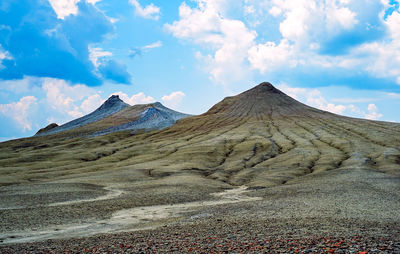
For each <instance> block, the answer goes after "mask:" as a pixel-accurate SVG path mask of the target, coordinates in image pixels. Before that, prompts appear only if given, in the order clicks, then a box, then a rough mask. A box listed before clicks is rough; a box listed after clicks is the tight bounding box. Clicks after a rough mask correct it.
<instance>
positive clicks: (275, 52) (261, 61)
mask: <svg viewBox="0 0 400 254" xmlns="http://www.w3.org/2000/svg"><path fill="white" fill-rule="evenodd" d="M293 50H294V49H293V46H291V45H290V44H289V42H288V41H287V40H286V39H284V40H282V41H281V42H280V43H279V44H278V45H276V44H275V43H274V42H267V43H265V44H258V45H255V46H253V47H251V48H250V49H249V51H248V54H249V55H248V59H249V61H250V63H251V65H252V67H253V68H255V69H258V70H259V71H260V72H261V73H265V72H266V71H267V70H268V71H272V70H276V69H277V68H279V67H282V66H288V65H289V66H292V67H293V66H296V65H297V62H296V61H295V60H294V59H291V56H292V55H293Z"/></svg>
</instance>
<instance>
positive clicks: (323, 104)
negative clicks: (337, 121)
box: [278, 84, 400, 120]
mask: <svg viewBox="0 0 400 254" xmlns="http://www.w3.org/2000/svg"><path fill="white" fill-rule="evenodd" d="M278 88H279V89H280V90H282V91H283V92H284V93H286V94H287V95H289V96H291V97H292V98H295V99H297V100H299V101H301V102H303V103H305V104H307V105H309V106H312V107H315V108H318V109H321V110H325V111H329V112H331V113H335V114H340V115H348V116H355V117H361V118H366V119H370V120H378V119H380V118H381V117H382V116H383V114H381V113H379V110H378V107H377V106H376V105H375V104H373V103H371V104H369V105H368V107H367V111H365V110H361V109H360V108H359V107H357V106H355V105H354V104H347V105H342V104H335V103H333V102H334V101H338V102H344V103H364V102H368V101H373V100H375V99H374V98H352V99H332V100H330V101H329V100H327V99H326V98H325V97H324V96H323V94H322V92H321V91H320V90H318V89H309V88H299V87H290V86H288V85H287V84H280V85H279V86H278ZM386 96H388V97H390V98H400V94H395V93H386Z"/></svg>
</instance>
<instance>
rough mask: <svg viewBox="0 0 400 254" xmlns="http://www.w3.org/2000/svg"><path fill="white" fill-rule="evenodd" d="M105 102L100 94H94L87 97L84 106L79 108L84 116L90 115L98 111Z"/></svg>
mask: <svg viewBox="0 0 400 254" xmlns="http://www.w3.org/2000/svg"><path fill="white" fill-rule="evenodd" d="M104 101H105V100H104V99H102V98H101V96H100V95H99V94H93V95H90V96H89V97H87V99H85V100H84V101H83V102H82V104H81V105H80V106H79V108H80V110H81V111H82V113H83V114H89V113H91V112H93V111H94V110H96V109H97V108H98V107H100V106H101V104H103V102H104Z"/></svg>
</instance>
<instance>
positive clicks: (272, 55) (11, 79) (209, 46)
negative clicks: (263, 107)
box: [0, 0, 400, 141]
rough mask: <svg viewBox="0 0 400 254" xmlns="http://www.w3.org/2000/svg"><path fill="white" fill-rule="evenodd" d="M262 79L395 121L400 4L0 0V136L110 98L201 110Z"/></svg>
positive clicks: (308, 99)
mask: <svg viewBox="0 0 400 254" xmlns="http://www.w3.org/2000/svg"><path fill="white" fill-rule="evenodd" d="M264 81H268V82H271V83H272V84H274V85H275V86H276V87H278V88H279V89H281V90H282V91H283V92H285V93H287V94H288V95H290V96H292V97H293V98H295V99H297V100H299V101H301V102H303V103H305V104H307V105H310V106H313V107H316V108H319V109H323V110H327V111H330V112H333V113H337V114H341V115H346V116H351V117H358V118H366V119H371V120H381V121H393V122H400V113H399V109H400V10H399V2H398V1H395V0H185V1H183V0H168V1H165V0H118V1H112V0H17V1H15V0H2V1H1V2H0V141H4V140H9V139H14V138H20V137H28V136H32V135H34V134H35V133H36V132H37V131H38V129H40V128H42V127H45V126H46V125H48V124H50V123H53V122H55V123H57V124H63V123H66V122H68V121H70V120H73V119H75V118H78V117H80V116H83V115H85V114H88V113H90V112H92V111H93V110H95V109H96V108H97V107H99V106H100V105H101V104H102V103H103V102H104V101H105V100H106V99H107V98H108V97H109V96H110V95H112V94H118V95H120V98H121V99H123V100H124V101H125V102H127V103H129V104H131V105H134V104H143V103H151V102H155V101H160V102H161V103H163V104H164V105H165V106H167V107H170V108H172V109H175V110H178V111H181V112H184V113H190V114H201V113H203V112H205V111H207V110H208V109H209V108H210V107H211V106H212V105H214V104H216V103H218V102H219V101H220V100H222V99H223V98H224V97H226V96H231V95H235V94H238V93H240V92H243V91H245V90H247V89H250V88H252V87H253V86H255V85H257V84H259V83H261V82H264Z"/></svg>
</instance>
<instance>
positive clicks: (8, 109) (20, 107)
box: [0, 96, 37, 132]
mask: <svg viewBox="0 0 400 254" xmlns="http://www.w3.org/2000/svg"><path fill="white" fill-rule="evenodd" d="M36 106H37V99H36V98H35V97H34V96H25V97H23V98H21V99H20V100H19V101H18V102H12V103H9V104H0V113H1V114H3V115H4V116H7V117H10V118H12V119H13V120H14V121H16V122H17V123H18V125H19V126H20V127H21V129H22V130H23V131H24V132H25V131H26V130H32V120H31V119H30V113H31V112H32V111H34V108H35V107H36Z"/></svg>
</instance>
